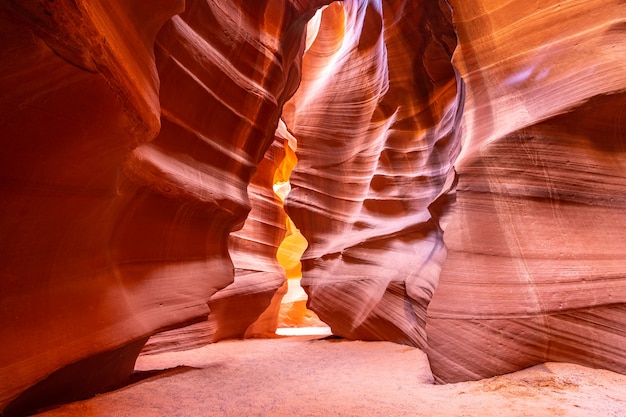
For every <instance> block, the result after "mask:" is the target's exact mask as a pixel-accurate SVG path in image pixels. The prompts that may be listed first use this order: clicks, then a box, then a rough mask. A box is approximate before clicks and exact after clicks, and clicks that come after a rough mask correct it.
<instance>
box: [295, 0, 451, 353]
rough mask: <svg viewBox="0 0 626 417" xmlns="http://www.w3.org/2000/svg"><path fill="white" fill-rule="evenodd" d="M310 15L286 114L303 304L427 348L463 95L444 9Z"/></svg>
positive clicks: (358, 9)
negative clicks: (310, 37) (293, 155)
mask: <svg viewBox="0 0 626 417" xmlns="http://www.w3.org/2000/svg"><path fill="white" fill-rule="evenodd" d="M317 24H318V26H317V27H316V28H315V31H311V32H315V33H316V38H315V41H314V42H313V43H312V45H311V47H310V49H309V50H308V51H307V52H306V53H305V55H304V58H303V79H302V83H301V85H300V88H299V89H298V92H297V93H296V94H295V95H294V97H293V98H292V99H291V100H290V101H289V102H288V104H287V105H286V106H285V109H284V112H283V119H284V120H285V123H286V124H287V126H288V127H289V128H290V129H291V131H292V132H293V134H294V136H295V137H296V138H297V140H298V151H297V155H298V160H299V162H298V165H297V166H296V168H295V170H294V173H293V174H292V177H291V180H290V181H291V184H292V187H293V189H292V191H291V193H290V194H289V196H288V198H287V201H286V208H287V212H288V214H289V216H290V217H291V218H292V219H293V221H294V223H295V224H296V225H297V226H298V228H299V229H300V230H301V231H302V234H303V235H304V236H305V237H306V239H307V241H308V242H309V247H308V249H307V251H306V252H305V254H304V256H303V260H302V263H303V278H302V286H303V287H304V288H305V290H306V291H307V293H308V295H309V303H308V305H309V308H311V309H312V310H313V311H314V312H316V313H317V314H318V315H319V317H320V318H321V319H322V320H323V321H324V322H326V323H328V325H329V326H330V327H331V329H332V331H333V333H334V334H337V335H341V336H344V337H348V338H358V339H368V340H391V341H395V342H400V343H406V344H411V345H416V346H421V347H425V345H426V337H425V334H424V322H425V315H426V306H427V305H428V302H429V301H430V298H431V296H432V294H433V291H434V289H435V287H436V283H437V279H438V276H439V269H440V267H441V263H442V261H443V259H444V256H445V248H444V245H443V242H442V231H441V228H440V226H439V219H438V217H439V212H440V211H441V210H442V208H443V207H445V206H446V204H447V202H446V194H445V193H446V191H447V190H448V189H449V187H450V186H451V185H452V184H453V179H454V171H453V169H452V162H453V160H454V158H455V157H456V155H457V153H458V151H459V143H460V142H459V136H458V131H457V127H458V126H459V124H460V123H459V117H460V115H461V109H462V103H463V100H462V98H463V90H462V84H461V83H460V80H459V78H458V77H457V75H456V73H455V71H454V68H453V67H452V65H451V62H450V61H451V56H452V53H453V51H454V48H455V46H456V35H455V32H454V29H453V27H452V22H451V11H450V8H449V7H448V6H447V4H446V3H445V2H443V1H441V2H439V1H425V2H414V1H384V2H380V1H344V2H341V3H333V4H331V5H330V6H329V7H327V8H326V9H325V10H324V11H323V12H322V14H321V17H320V18H319V21H318V22H317Z"/></svg>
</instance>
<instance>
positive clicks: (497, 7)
mask: <svg viewBox="0 0 626 417" xmlns="http://www.w3.org/2000/svg"><path fill="white" fill-rule="evenodd" d="M0 31H1V35H0V38H1V39H2V48H1V49H0V91H2V95H1V96H0V132H1V136H0V141H1V147H2V152H0V191H1V192H2V199H1V200H0V247H1V248H2V255H1V256H2V262H1V263H0V283H1V285H2V290H1V293H0V324H1V326H0V340H2V347H1V348H0V410H3V409H4V410H5V412H6V413H7V414H10V413H19V412H23V411H24V410H26V409H28V408H29V407H30V408H35V407H37V406H39V405H44V404H47V403H50V402H53V401H65V400H73V399H76V398H80V397H83V396H86V395H90V394H93V393H95V392H98V391H101V390H104V389H108V388H110V387H112V386H115V385H116V384H118V383H120V382H121V381H123V380H125V379H126V378H127V377H128V376H129V375H130V373H131V372H132V370H133V366H134V362H135V359H136V357H137V356H138V355H139V354H140V353H141V352H142V350H143V354H149V353H151V352H155V351H163V350H171V349H184V348H189V347H193V346H198V345H202V344H206V343H210V342H214V341H217V340H220V339H223V338H229V337H244V336H255V335H266V334H269V333H273V332H274V330H275V329H276V322H277V314H278V304H279V303H280V298H281V296H282V294H284V292H285V291H286V286H285V271H284V269H283V267H282V266H281V265H280V264H279V263H278V261H277V259H276V254H277V250H278V247H279V245H281V242H283V240H284V239H285V237H286V236H289V234H290V229H291V227H288V224H289V223H288V221H287V215H288V216H289V217H290V218H291V220H292V221H293V223H294V224H295V226H297V227H298V228H299V229H300V231H301V232H302V234H303V235H304V237H305V238H306V240H307V242H308V248H307V249H306V252H305V253H304V255H303V257H302V285H303V287H304V288H305V290H306V291H307V293H308V296H309V301H308V305H309V308H311V309H312V310H313V311H314V312H315V313H317V314H318V315H319V317H320V318H321V319H322V320H324V321H325V322H326V323H328V325H329V326H330V327H331V329H332V331H333V333H334V334H336V335H338V336H342V337H346V338H352V339H366V340H389V341H393V342H397V343H404V344H408V345H412V346H417V347H420V348H421V349H423V350H424V351H425V352H426V353H427V354H428V357H429V360H430V364H431V368H432V371H433V374H434V376H435V378H436V379H437V380H438V381H439V382H456V381H464V380H471V379H479V378H484V377H489V376H493V375H497V374H502V373H506V372H511V371H515V370H519V369H522V368H525V367H528V366H531V365H534V364H537V363H542V362H545V361H566V362H573V363H578V364H582V365H586V366H591V367H599V368H605V369H609V370H613V371H617V372H621V373H626V353H625V352H626V351H625V350H624V346H626V211H625V210H626V66H625V65H624V62H625V61H626V3H625V2H624V1H621V0H605V1H594V0H565V1H555V0H550V1H535V0H529V1H524V2H512V1H509V2H502V1H495V0H472V1H465V0H449V2H446V1H445V0H427V1H415V0H346V1H343V2H330V1H329V0H326V1H324V0H259V1H254V2H252V1H246V0H215V1H206V0H205V1H201V0H187V1H183V0H178V1H172V0H158V1H154V2H143V1H139V0H109V1H104V0H89V1H87V0H37V1H35V0H23V1H17V0H6V1H3V2H2V3H1V4H0ZM296 159H297V164H296ZM292 170H293V172H291V171H292ZM287 179H289V182H290V184H291V192H290V193H289V194H288V196H287V197H286V200H285V201H284V203H283V200H282V199H281V197H280V196H278V195H277V194H276V193H275V192H274V189H273V187H274V184H276V183H277V182H281V183H282V182H284V181H286V180H287ZM148 339H150V340H148ZM320 366H322V365H320Z"/></svg>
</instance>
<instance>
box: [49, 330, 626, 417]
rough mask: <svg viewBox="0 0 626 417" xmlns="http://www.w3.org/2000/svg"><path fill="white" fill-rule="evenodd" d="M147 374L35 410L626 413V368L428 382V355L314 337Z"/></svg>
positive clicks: (218, 347)
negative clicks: (86, 396) (625, 370)
mask: <svg viewBox="0 0 626 417" xmlns="http://www.w3.org/2000/svg"><path fill="white" fill-rule="evenodd" d="M166 368H169V369H168V370H165V371H162V372H158V373H154V372H145V373H142V374H140V375H141V376H142V377H144V379H142V380H141V381H139V382H136V383H134V384H132V385H129V386H126V387H124V388H121V389H119V390H117V391H114V392H110V393H107V394H102V395H98V396H96V397H95V398H92V399H89V400H86V401H81V402H77V403H73V404H68V405H65V406H61V407H58V408H55V409H51V410H49V411H47V412H45V413H42V414H39V416H46V417H52V416H81V417H88V416H99V417H100V416H115V417H124V416H133V417H148V416H170V417H175V416H181V417H183V416H184V417H196V416H233V417H239V416H359V417H363V416H388V417H391V416H429V417H431V416H436V417H446V416H480V417H491V416H494V417H495V416H497V417H517V416H519V417H521V416H524V417H527V416H580V417H590V416H602V417H623V416H626V376H624V375H620V374H615V373H612V372H608V371H602V370H593V369H588V368H584V367H580V366H576V365H569V364H555V363H549V364H546V365H540V366H536V367H534V368H530V369H527V370H524V371H521V372H517V373H515V374H511V375H505V376H501V377H497V378H492V379H487V380H483V381H478V382H470V383H461V384H450V385H445V386H436V385H432V383H431V381H432V376H431V374H430V369H429V367H428V363H427V361H426V357H425V355H424V354H423V353H422V352H421V351H420V350H418V349H414V348H410V347H407V346H401V345H396V344H392V343H387V342H358V341H357V342H355V341H344V340H337V339H334V340H333V339H330V340H317V339H316V337H312V336H302V337H285V338H276V339H255V340H245V341H223V342H220V343H216V344H213V345H209V346H206V347H204V348H201V349H196V350H191V351H187V352H178V353H166V354H160V355H154V356H148V357H142V358H140V360H139V361H138V363H137V369H138V370H139V371H148V370H154V369H166Z"/></svg>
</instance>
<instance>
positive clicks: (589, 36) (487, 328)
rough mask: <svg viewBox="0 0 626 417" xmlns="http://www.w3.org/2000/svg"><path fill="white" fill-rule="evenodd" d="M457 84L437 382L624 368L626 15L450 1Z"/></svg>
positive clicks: (590, 6)
mask: <svg viewBox="0 0 626 417" xmlns="http://www.w3.org/2000/svg"><path fill="white" fill-rule="evenodd" d="M452 3H453V6H454V10H455V19H456V24H457V28H458V32H459V42H460V45H459V49H458V52H457V55H456V56H455V60H454V62H455V65H457V67H458V68H459V69H460V71H461V73H462V75H463V78H464V79H465V81H466V83H467V105H466V111H465V117H464V119H463V120H464V122H463V124H464V126H463V128H464V136H463V154H462V156H461V157H460V159H459V161H457V164H456V166H457V171H458V173H459V183H458V190H457V206H456V211H455V212H454V214H453V215H452V216H451V218H450V224H449V225H448V227H447V229H446V235H445V242H446V245H447V246H448V258H447V260H446V262H445V265H444V268H443V271H442V274H441V278H440V282H439V286H438V287H437V290H436V292H435V296H434V297H433V300H432V303H431V304H430V306H429V308H428V318H427V327H426V330H427V334H428V356H429V359H430V361H431V367H432V370H433V373H434V374H435V376H436V377H437V379H438V380H439V381H443V382H455V381H462V380H468V379H479V378H484V377H489V376H492V375H497V374H502V373H506V372H512V371H515V370H518V369H521V368H525V367H528V366H531V365H534V364H537V363H540V362H544V361H566V362H575V363H579V364H583V365H587V366H593V367H602V368H607V369H611V370H614V371H618V372H622V373H624V372H626V354H625V353H624V349H623V347H624V346H626V274H625V272H624V271H626V257H625V256H624V255H625V250H624V248H626V232H625V231H624V230H625V227H624V226H626V217H624V209H625V208H626V207H625V205H626V199H625V198H624V196H625V195H626V174H625V173H626V140H625V139H624V137H625V136H624V135H625V132H626V112H625V111H624V103H626V101H625V100H626V96H625V95H624V94H623V93H619V90H624V89H626V72H625V70H624V66H623V64H622V62H623V59H624V56H626V37H625V36H624V35H626V31H625V28H626V21H625V20H624V16H626V6H625V5H624V4H623V2H607V3H603V7H602V10H601V11H600V10H599V9H598V8H597V4H595V3H594V2H590V1H582V2H574V1H569V2H548V3H546V2H542V3H541V4H539V3H537V4H535V2H519V3H518V2H509V3H507V4H506V5H502V6H498V7H495V6H491V5H490V3H489V2H471V3H468V2H461V1H453V2H452Z"/></svg>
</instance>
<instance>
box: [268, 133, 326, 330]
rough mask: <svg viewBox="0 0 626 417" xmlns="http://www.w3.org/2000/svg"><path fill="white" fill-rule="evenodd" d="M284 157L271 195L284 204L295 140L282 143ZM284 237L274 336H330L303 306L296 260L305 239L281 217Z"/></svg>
mask: <svg viewBox="0 0 626 417" xmlns="http://www.w3.org/2000/svg"><path fill="white" fill-rule="evenodd" d="M283 143H284V148H285V158H284V159H283V161H282V163H281V164H280V166H279V168H278V169H277V170H276V173H275V174H274V182H273V184H274V193H276V195H277V196H278V197H279V198H280V200H281V201H282V202H283V204H284V202H285V199H286V198H287V195H288V194H289V191H291V185H290V184H289V177H290V175H291V172H292V171H293V169H294V167H295V166H296V164H297V162H298V159H297V157H296V152H295V151H296V146H297V143H296V140H295V138H293V137H289V138H285V140H284V142H283ZM285 217H286V219H285V221H286V225H285V226H286V229H287V232H286V234H285V238H284V239H283V241H282V242H281V244H280V245H279V247H278V251H277V254H276V259H277V260H278V263H279V264H280V265H281V266H282V267H283V268H284V269H285V274H286V277H287V293H286V294H285V295H284V296H283V298H282V300H281V302H280V309H279V312H278V326H277V329H276V334H278V335H281V336H302V335H330V334H332V332H331V330H330V327H328V325H327V324H326V323H324V322H323V321H322V320H320V318H319V317H318V316H317V314H315V312H313V311H311V310H309V309H308V308H307V307H306V303H307V299H308V297H307V294H306V292H305V291H304V289H303V288H302V286H301V285H300V280H301V279H302V264H301V262H300V259H301V258H302V254H303V253H304V251H305V250H306V248H307V246H308V242H307V241H306V238H305V237H304V236H303V235H302V233H300V230H298V228H297V227H296V225H295V224H294V223H293V221H292V220H291V219H290V218H289V216H288V215H287V214H285Z"/></svg>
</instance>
